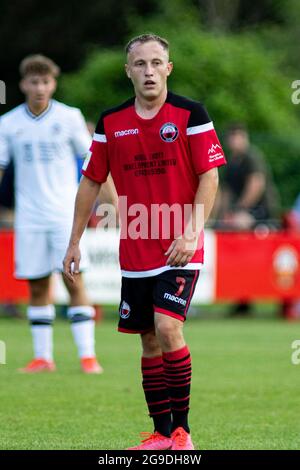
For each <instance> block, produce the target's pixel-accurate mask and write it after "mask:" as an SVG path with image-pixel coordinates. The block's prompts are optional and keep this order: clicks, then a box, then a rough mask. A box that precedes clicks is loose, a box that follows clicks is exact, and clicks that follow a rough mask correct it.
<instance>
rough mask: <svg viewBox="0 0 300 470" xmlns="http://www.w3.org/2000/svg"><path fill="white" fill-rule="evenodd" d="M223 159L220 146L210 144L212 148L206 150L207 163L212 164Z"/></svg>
mask: <svg viewBox="0 0 300 470" xmlns="http://www.w3.org/2000/svg"><path fill="white" fill-rule="evenodd" d="M223 157H224V155H223V152H222V148H221V146H220V145H219V144H212V146H211V147H210V149H209V150H208V159H209V163H213V162H215V161H216V160H219V159H220V158H223Z"/></svg>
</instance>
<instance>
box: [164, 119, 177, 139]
mask: <svg viewBox="0 0 300 470" xmlns="http://www.w3.org/2000/svg"><path fill="white" fill-rule="evenodd" d="M159 134H160V137H161V138H162V140H163V141H164V142H174V140H176V139H177V137H178V134H179V130H178V127H176V126H175V124H173V123H172V122H166V123H165V124H164V125H163V126H161V128H160V131H159Z"/></svg>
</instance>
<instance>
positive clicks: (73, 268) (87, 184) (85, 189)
mask: <svg viewBox="0 0 300 470" xmlns="http://www.w3.org/2000/svg"><path fill="white" fill-rule="evenodd" d="M100 188H101V184H99V183H96V182H95V181H92V180H91V179H89V178H86V177H84V176H83V177H82V179H81V182H80V185H79V188H78V192H77V196H76V201H75V211H74V219H73V227H72V232H71V237H70V242H69V247H68V249H67V252H66V255H65V258H64V261H63V266H64V275H65V276H66V278H67V279H69V280H70V281H71V282H75V275H76V274H78V273H79V263H80V249H79V242H80V239H81V237H82V234H83V232H84V229H85V227H86V225H87V223H88V220H89V217H90V215H91V212H92V210H93V207H94V204H95V201H96V198H97V196H98V193H99V191H100ZM73 263H74V264H73Z"/></svg>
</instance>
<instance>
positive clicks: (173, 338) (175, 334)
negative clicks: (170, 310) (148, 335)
mask: <svg viewBox="0 0 300 470" xmlns="http://www.w3.org/2000/svg"><path fill="white" fill-rule="evenodd" d="M172 320H173V319H172V318H169V317H166V318H164V319H163V320H161V321H158V322H157V323H156V332H157V335H158V337H159V338H160V340H161V341H162V342H163V344H164V345H166V346H167V347H172V344H174V342H177V341H178V338H179V337H180V338H181V337H182V326H181V324H178V323H175V322H174V321H172Z"/></svg>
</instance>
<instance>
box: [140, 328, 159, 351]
mask: <svg viewBox="0 0 300 470" xmlns="http://www.w3.org/2000/svg"><path fill="white" fill-rule="evenodd" d="M141 340H142V346H143V355H144V356H148V357H151V356H159V355H160V354H161V350H160V346H159V344H158V341H157V338H156V335H155V332H154V331H151V332H149V333H145V334H143V335H142V336H141Z"/></svg>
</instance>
